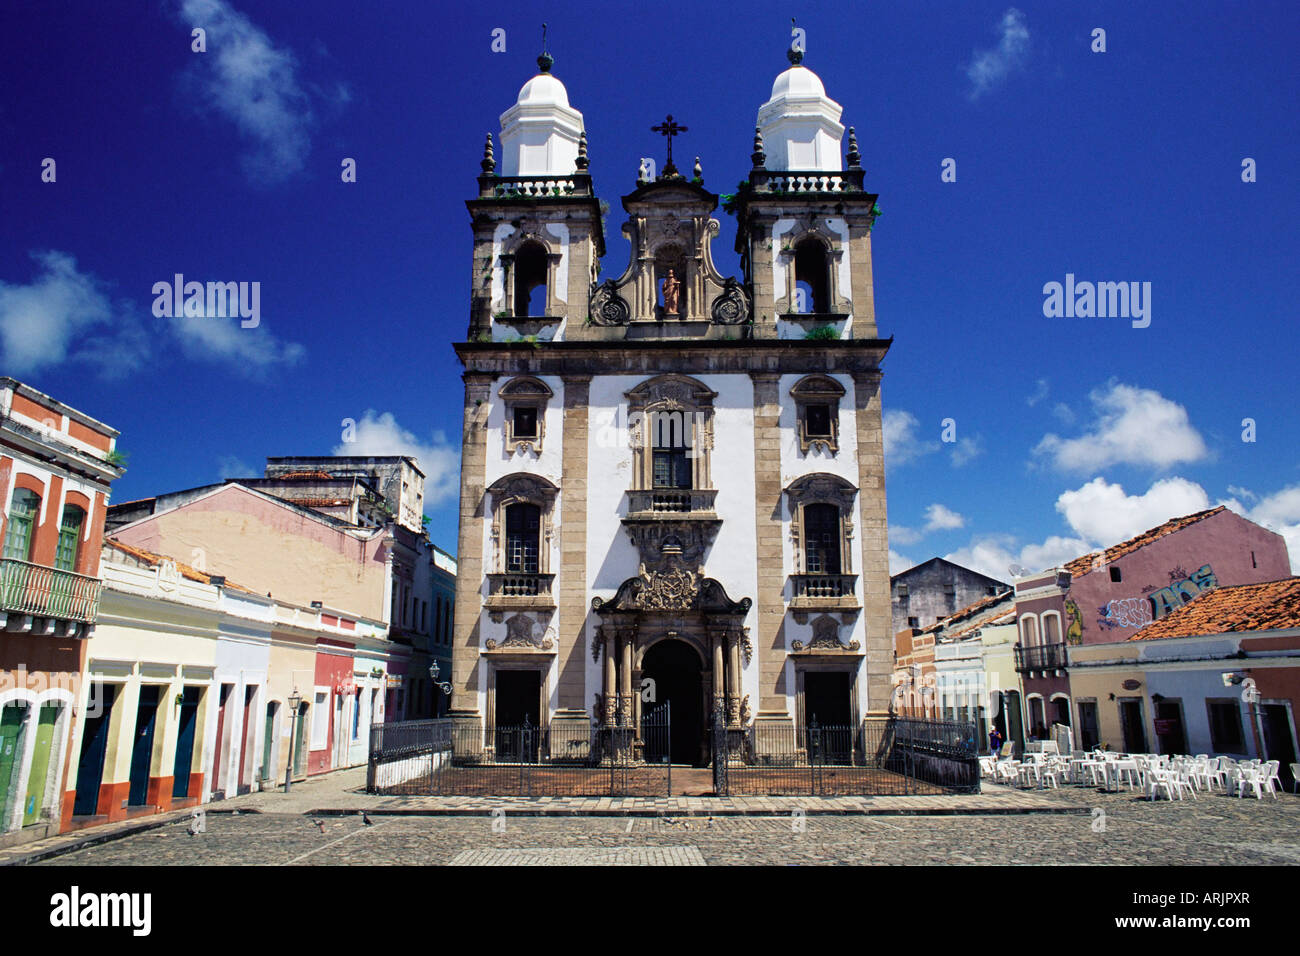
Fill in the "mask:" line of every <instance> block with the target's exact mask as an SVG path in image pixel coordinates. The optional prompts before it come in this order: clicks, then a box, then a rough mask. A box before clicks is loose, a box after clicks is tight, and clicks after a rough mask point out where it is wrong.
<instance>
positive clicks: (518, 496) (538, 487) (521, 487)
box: [487, 471, 560, 505]
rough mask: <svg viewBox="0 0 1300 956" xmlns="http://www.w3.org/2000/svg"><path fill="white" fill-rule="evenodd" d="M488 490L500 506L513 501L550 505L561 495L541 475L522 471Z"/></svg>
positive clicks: (556, 488) (496, 482)
mask: <svg viewBox="0 0 1300 956" xmlns="http://www.w3.org/2000/svg"><path fill="white" fill-rule="evenodd" d="M487 490H488V494H490V495H492V498H493V500H494V501H495V502H496V503H497V504H498V505H500V504H505V503H508V502H511V501H531V502H532V503H534V504H539V505H549V504H550V503H551V502H552V501H554V500H555V496H556V495H558V494H559V493H560V489H559V487H558V486H557V485H555V484H554V483H553V482H551V481H549V480H547V479H546V478H543V477H542V476H541V475H532V474H529V473H527V472H522V471H517V472H514V473H513V474H509V475H505V476H503V477H501V478H498V479H497V480H496V481H494V482H492V484H491V485H489V486H488V489H487Z"/></svg>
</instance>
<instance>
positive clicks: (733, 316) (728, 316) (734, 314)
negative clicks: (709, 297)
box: [709, 277, 749, 325]
mask: <svg viewBox="0 0 1300 956" xmlns="http://www.w3.org/2000/svg"><path fill="white" fill-rule="evenodd" d="M709 312H710V315H712V316H713V321H714V322H717V323H719V324H721V325H738V324H739V323H741V322H744V321H745V320H746V319H747V318H749V297H748V296H746V295H745V290H744V289H743V288H741V285H740V283H739V282H737V281H736V280H735V278H734V277H729V278H727V280H726V281H725V282H723V284H722V293H721V295H719V296H718V297H717V298H715V299H714V300H713V305H712V307H711V308H710V310H709Z"/></svg>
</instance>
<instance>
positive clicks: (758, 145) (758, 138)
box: [749, 126, 767, 169]
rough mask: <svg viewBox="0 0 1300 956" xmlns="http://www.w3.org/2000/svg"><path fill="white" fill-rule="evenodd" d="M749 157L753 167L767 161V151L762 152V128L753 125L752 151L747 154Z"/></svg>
mask: <svg viewBox="0 0 1300 956" xmlns="http://www.w3.org/2000/svg"><path fill="white" fill-rule="evenodd" d="M749 158H750V159H752V160H753V161H754V168H755V169H759V168H760V167H762V166H763V165H765V164H766V163H767V153H765V152H763V128H762V127H761V126H755V127H754V151H753V152H752V153H750V154H749Z"/></svg>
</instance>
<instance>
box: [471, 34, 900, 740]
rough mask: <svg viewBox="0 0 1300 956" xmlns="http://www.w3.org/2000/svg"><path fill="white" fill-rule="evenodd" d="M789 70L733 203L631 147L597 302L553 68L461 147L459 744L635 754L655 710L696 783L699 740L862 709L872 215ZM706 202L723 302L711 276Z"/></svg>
mask: <svg viewBox="0 0 1300 956" xmlns="http://www.w3.org/2000/svg"><path fill="white" fill-rule="evenodd" d="M789 58H790V61H791V63H790V66H789V68H788V69H787V70H785V71H784V72H782V73H781V74H780V75H779V76H778V77H777V78H776V81H775V83H774V84H773V88H772V95H771V97H770V98H769V100H768V101H767V102H766V103H764V104H762V106H761V107H760V109H759V111H758V116H757V127H756V131H755V138H754V142H753V144H752V152H751V155H750V160H751V163H752V168H751V171H750V173H749V178H748V180H747V182H746V183H743V184H742V185H741V188H740V190H739V191H738V192H737V193H736V194H734V195H729V196H725V197H719V196H718V195H716V194H714V193H712V192H710V191H708V190H707V189H706V188H705V187H704V185H703V182H702V179H701V176H700V171H699V162H698V159H697V160H696V162H695V169H694V170H693V171H689V172H686V173H683V172H680V171H678V170H677V168H676V165H675V164H674V162H673V159H672V155H671V149H672V135H673V134H674V133H677V132H680V131H682V129H683V128H682V127H680V126H677V124H675V123H674V121H673V120H672V117H669V118H668V120H667V121H666V122H665V123H664V124H663V125H662V126H660V127H656V130H657V131H662V132H664V133H665V134H666V135H667V136H668V149H669V153H668V161H667V162H666V163H665V165H664V167H663V168H662V170H660V171H659V172H658V173H657V174H656V173H655V172H654V171H652V170H650V169H648V168H647V166H646V164H643V166H642V170H641V173H640V175H639V179H638V181H637V182H635V184H634V188H632V189H631V191H630V192H628V193H627V194H626V195H623V196H622V209H623V212H624V213H625V214H626V222H625V224H624V225H623V227H622V229H623V235H624V236H625V237H626V238H627V239H628V241H629V243H630V246H631V257H630V261H629V262H628V264H627V266H626V268H625V269H624V270H623V271H622V273H621V274H619V275H617V276H602V275H601V265H600V259H601V257H602V256H603V255H604V253H605V236H604V231H603V229H604V226H603V223H602V208H601V207H602V204H601V203H600V201H599V199H598V198H597V195H596V193H595V191H594V187H593V177H592V171H591V168H590V167H591V165H592V163H591V161H590V159H589V157H588V152H587V133H586V127H585V125H584V122H583V117H582V114H581V113H579V112H578V111H577V110H576V109H574V108H573V107H572V106H571V105H570V103H569V100H568V93H567V90H566V89H565V87H564V85H563V84H562V83H561V82H560V81H559V80H558V79H556V77H555V76H554V75H552V73H551V67H552V62H553V61H552V60H551V58H550V57H549V56H547V55H545V54H543V56H542V57H539V59H538V63H539V66H540V72H539V73H538V74H537V75H536V76H534V77H533V78H532V79H530V80H529V81H528V82H527V83H526V84H525V85H524V87H523V88H522V89H521V90H520V93H519V96H518V99H517V102H516V103H515V104H514V105H513V106H511V107H510V108H509V109H508V110H507V111H506V112H505V113H504V114H503V115H502V117H501V132H500V136H499V140H498V142H499V152H498V148H497V145H496V144H495V143H494V142H493V138H492V136H491V135H489V136H488V138H487V143H486V146H485V149H484V156H483V161H482V174H481V175H480V176H479V179H478V185H479V190H478V195H477V196H476V197H475V198H473V199H470V200H469V201H468V203H467V205H468V208H469V212H470V217H471V221H472V229H473V263H472V282H473V295H472V306H471V316H470V323H469V328H468V334H467V336H466V340H465V341H463V342H461V343H458V344H457V345H456V351H457V354H458V356H459V357H460V359H461V361H462V362H463V364H464V366H465V373H464V382H465V393H464V394H465V400H464V432H463V446H462V460H461V468H462V472H461V496H460V531H459V553H458V556H457V557H458V562H459V575H458V577H457V591H456V607H455V642H454V649H453V654H452V671H453V673H452V693H453V697H452V700H451V712H450V713H451V716H452V717H453V718H455V719H456V721H457V733H458V734H459V735H461V738H460V739H464V735H469V736H470V737H473V738H474V739H476V740H478V741H481V744H482V746H483V747H484V748H485V749H489V750H490V749H491V748H492V746H493V741H494V735H493V728H499V727H504V726H511V725H518V724H523V723H524V722H528V723H529V724H530V725H532V726H535V727H541V728H547V729H551V730H556V729H561V728H566V727H567V728H569V730H570V731H572V732H581V731H582V730H583V729H585V728H589V727H592V726H593V725H594V726H597V727H630V728H639V727H640V726H641V725H642V721H643V720H646V719H647V718H648V716H649V715H650V714H651V713H659V712H660V711H659V708H661V707H662V706H663V705H664V704H666V703H667V704H670V705H671V722H672V735H671V736H672V739H671V757H672V761H673V762H674V763H692V764H698V763H702V762H704V761H705V760H707V759H708V753H709V734H708V730H709V727H710V725H711V721H712V719H713V716H714V715H715V714H716V715H718V718H719V719H720V720H721V721H723V722H725V725H726V727H727V728H728V730H729V731H730V732H731V733H732V734H736V735H743V734H745V733H746V732H748V731H751V730H752V729H753V728H756V727H757V728H762V727H764V726H777V727H788V728H798V727H802V726H804V725H807V724H810V723H812V722H813V721H817V722H818V724H819V725H822V726H825V725H848V726H853V725H858V724H860V722H861V721H862V720H863V719H864V718H866V717H867V716H869V715H872V714H883V713H885V712H886V711H887V710H888V707H889V699H890V691H891V686H890V685H891V680H890V676H891V672H892V668H893V660H892V646H891V631H890V614H891V610H890V582H889V567H888V542H887V530H886V512H885V487H884V463H883V447H882V432H881V405H880V382H881V368H880V365H881V360H882V359H883V357H884V355H885V353H886V351H887V349H888V347H889V344H890V342H889V340H882V339H881V338H879V336H878V332H877V328H876V322H875V312H874V305H873V293H872V272H871V229H872V224H873V222H874V220H875V216H876V215H877V213H878V209H877V208H876V205H875V201H876V196H875V195H874V194H872V193H869V192H867V191H866V190H865V188H864V185H863V179H864V171H863V168H862V166H861V159H860V156H859V152H858V147H857V143H856V139H855V138H854V135H853V130H852V129H849V130H847V133H848V143H847V152H846V153H843V152H842V150H843V143H844V136H845V132H846V130H845V128H844V127H843V126H842V125H841V124H840V122H839V120H840V113H841V109H840V106H839V105H838V104H837V103H835V101H834V100H832V99H831V98H830V97H829V96H827V95H826V92H825V89H824V87H823V85H822V82H821V80H820V79H819V78H818V77H817V76H816V74H814V73H813V72H812V71H811V70H809V69H808V68H807V67H804V66H803V65H802V62H801V59H802V57H801V54H800V53H798V52H797V51H791V53H790V56H789ZM749 145H750V144H738V146H741V148H743V147H744V146H749ZM629 178H630V177H629ZM720 200H721V204H722V205H723V207H724V210H725V212H726V213H731V214H734V215H735V217H736V220H737V239H736V252H737V253H738V255H739V258H740V266H741V274H740V275H739V276H724V275H722V274H721V273H720V272H719V270H718V268H717V267H716V265H715V263H714V258H713V252H712V245H711V244H712V242H713V240H714V238H715V237H717V236H718V234H719V232H720V223H719V220H718V218H717V214H718V212H719V205H720ZM480 734H481V737H480V736H479V735H480ZM570 736H571V735H570Z"/></svg>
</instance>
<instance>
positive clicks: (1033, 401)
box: [1025, 378, 1047, 408]
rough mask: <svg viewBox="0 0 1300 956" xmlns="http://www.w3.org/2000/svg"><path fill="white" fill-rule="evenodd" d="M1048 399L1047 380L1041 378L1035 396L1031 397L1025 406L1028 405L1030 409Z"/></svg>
mask: <svg viewBox="0 0 1300 956" xmlns="http://www.w3.org/2000/svg"><path fill="white" fill-rule="evenodd" d="M1046 397H1047V379H1045V378H1040V379H1039V380H1038V383H1037V387H1036V388H1035V389H1034V394H1032V395H1030V396H1029V397H1028V398H1026V399H1025V404H1026V405H1028V406H1029V407H1030V408H1033V407H1034V406H1035V405H1037V404H1038V403H1039V402H1041V401H1042V400H1043V399H1045V398H1046Z"/></svg>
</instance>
